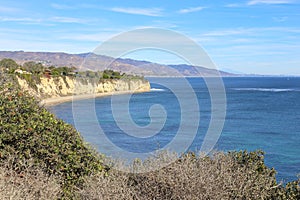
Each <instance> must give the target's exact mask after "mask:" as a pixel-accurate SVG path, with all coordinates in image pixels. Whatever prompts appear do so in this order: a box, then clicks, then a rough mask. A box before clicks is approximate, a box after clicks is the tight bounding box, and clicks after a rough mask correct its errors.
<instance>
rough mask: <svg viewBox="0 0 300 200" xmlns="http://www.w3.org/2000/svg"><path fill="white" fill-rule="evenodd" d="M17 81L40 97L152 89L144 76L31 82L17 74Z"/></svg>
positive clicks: (70, 78) (56, 79) (69, 78)
mask: <svg viewBox="0 0 300 200" xmlns="http://www.w3.org/2000/svg"><path fill="white" fill-rule="evenodd" d="M17 81H18V83H19V85H20V86H21V88H22V89H24V90H26V91H28V92H29V93H30V94H32V95H34V96H36V97H38V98H40V99H47V98H57V97H65V96H72V95H86V94H99V93H100V94H105V93H112V92H126V91H128V92H147V91H150V83H149V82H148V81H147V80H145V79H142V78H139V79H108V80H101V81H93V80H89V79H79V78H74V77H68V76H66V77H53V78H52V77H51V78H47V77H41V78H40V79H39V81H37V82H35V83H34V84H30V82H28V81H27V80H26V79H23V78H20V77H18V76H17Z"/></svg>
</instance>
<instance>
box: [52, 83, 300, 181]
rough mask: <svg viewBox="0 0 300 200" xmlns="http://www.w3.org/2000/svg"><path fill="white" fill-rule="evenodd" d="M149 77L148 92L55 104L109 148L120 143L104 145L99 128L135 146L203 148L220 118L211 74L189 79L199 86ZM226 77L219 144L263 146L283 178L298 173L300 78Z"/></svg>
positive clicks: (86, 133)
mask: <svg viewBox="0 0 300 200" xmlns="http://www.w3.org/2000/svg"><path fill="white" fill-rule="evenodd" d="M149 80H150V82H151V88H152V90H151V91H150V92H147V93H140V94H133V95H132V96H128V95H122V96H120V97H116V98H115V97H113V98H111V97H104V98H97V99H88V100H80V101H76V102H74V103H73V104H72V102H67V103H62V104H59V105H56V106H52V107H50V108H49V109H50V110H51V111H52V112H54V113H55V114H56V115H57V116H58V117H59V118H61V119H63V120H65V121H66V122H68V123H71V124H73V125H75V127H76V128H77V129H78V130H79V131H80V132H81V134H82V136H83V137H84V139H85V140H86V141H87V142H89V143H91V144H93V145H94V146H95V147H96V148H98V149H99V151H101V152H102V153H108V154H110V153H113V151H114V149H111V148H109V146H105V145H104V142H103V138H100V136H99V135H100V134H99V131H100V132H104V133H105V136H106V138H108V141H109V142H110V143H111V144H113V145H115V146H117V147H118V148H119V149H123V150H126V151H128V152H133V153H144V152H151V151H154V150H156V149H158V148H164V147H165V146H168V145H169V144H171V143H172V142H173V141H175V140H176V141H177V143H176V144H175V148H176V147H178V150H179V151H180V150H181V148H182V147H183V146H185V145H187V144H188V145H189V146H188V148H189V150H194V151H197V150H199V149H201V146H202V144H203V140H204V138H205V136H206V134H207V131H208V129H209V128H208V127H209V125H210V123H211V120H212V117H213V115H212V112H213V111H212V104H213V103H212V100H211V93H210V92H211V91H210V92H209V90H208V85H207V84H206V82H205V80H203V79H201V78H187V79H186V80H185V81H187V83H188V84H189V85H190V86H191V88H186V87H182V84H186V82H182V80H180V79H177V78H149ZM211 82H214V80H213V79H211ZM160 83H161V84H160ZM223 83H224V88H225V94H226V115H225V123H224V127H223V129H222V132H221V134H220V137H218V138H217V139H218V140H217V143H216V145H215V146H214V149H216V150H223V151H229V150H244V149H246V150H249V151H250V150H256V149H261V150H263V151H265V152H266V155H265V162H266V164H267V165H268V166H269V167H274V168H275V169H276V170H277V172H278V174H277V178H278V179H279V180H283V181H291V180H295V179H296V178H297V176H296V175H297V173H300V148H299V144H300V123H299V120H300V78H297V77H235V78H229V77H228V78H223ZM190 89H191V90H190ZM213 89H214V91H213V92H216V93H220V92H222V90H221V89H220V88H213ZM191 91H192V93H191ZM217 96H218V95H217ZM195 98H196V100H197V102H195ZM158 105H159V106H158ZM89 109H92V110H93V111H90V110H89ZM214 109H218V106H217V107H216V108H214ZM197 116H199V117H200V118H199V120H197ZM128 119H129V121H128ZM221 121H222V120H220V123H221ZM132 124H133V125H135V126H132ZM99 127H101V128H100V129H99ZM195 127H196V129H195ZM139 130H144V131H139ZM194 130H196V131H195V134H194V133H193V131H194ZM124 132H125V133H124ZM179 132H180V133H181V132H182V134H179ZM126 133H127V134H126ZM190 141H191V142H190ZM176 145H177V146H176ZM175 150H177V149H175Z"/></svg>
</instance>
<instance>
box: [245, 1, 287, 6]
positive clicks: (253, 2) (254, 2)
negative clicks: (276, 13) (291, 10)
mask: <svg viewBox="0 0 300 200" xmlns="http://www.w3.org/2000/svg"><path fill="white" fill-rule="evenodd" d="M290 3H292V1H291V0H251V1H249V2H248V3H247V4H248V5H249V6H252V5H257V4H290Z"/></svg>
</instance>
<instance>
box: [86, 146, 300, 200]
mask: <svg viewBox="0 0 300 200" xmlns="http://www.w3.org/2000/svg"><path fill="white" fill-rule="evenodd" d="M170 156H172V155H171V154H170V153H163V154H160V155H158V157H157V158H155V159H154V158H152V159H149V160H146V161H145V162H143V163H140V162H137V163H133V165H132V166H131V168H130V169H129V170H132V172H135V171H136V170H138V171H140V170H143V169H147V168H149V167H150V168H153V166H159V165H160V163H161V162H162V161H163V160H170ZM125 168H126V167H125ZM125 168H124V170H125V171H128V168H127V169H125ZM275 173H276V172H275V170H274V169H269V168H267V167H266V166H265V164H264V159H263V153H262V152H261V151H256V152H247V151H240V152H230V153H227V154H225V153H222V152H217V153H215V154H214V155H213V156H210V157H208V156H205V157H202V156H196V155H195V154H194V153H187V154H184V155H182V156H181V157H180V158H179V159H177V160H176V161H175V162H173V163H171V164H170V165H167V166H166V167H164V168H162V169H160V170H155V171H152V172H147V173H125V172H120V171H114V170H111V172H110V174H109V176H102V175H99V174H98V175H93V176H89V177H86V184H85V187H84V189H83V190H81V198H82V199H291V200H293V199H294V200H296V199H300V185H299V183H300V180H299V181H294V182H290V183H288V184H287V185H286V186H283V185H281V184H278V183H277V182H276V179H275Z"/></svg>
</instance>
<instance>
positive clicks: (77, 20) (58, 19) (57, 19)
mask: <svg viewBox="0 0 300 200" xmlns="http://www.w3.org/2000/svg"><path fill="white" fill-rule="evenodd" d="M50 21H52V22H58V23H77V24H85V23H87V22H88V21H87V20H84V19H80V18H74V17H52V18H51V19H50Z"/></svg>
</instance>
